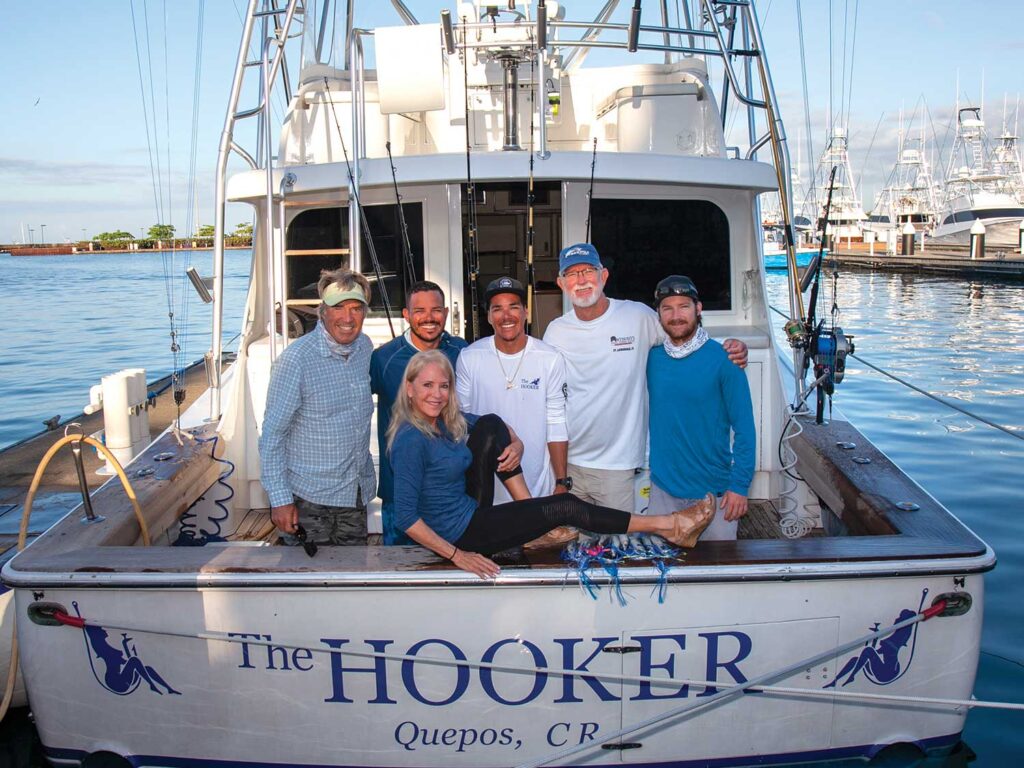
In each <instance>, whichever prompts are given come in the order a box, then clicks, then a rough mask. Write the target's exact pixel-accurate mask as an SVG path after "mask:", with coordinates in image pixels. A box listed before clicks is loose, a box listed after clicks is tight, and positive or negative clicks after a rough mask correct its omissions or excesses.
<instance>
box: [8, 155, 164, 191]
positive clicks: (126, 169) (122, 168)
mask: <svg viewBox="0 0 1024 768" xmlns="http://www.w3.org/2000/svg"><path fill="white" fill-rule="evenodd" d="M0 177H8V178H9V179H10V180H11V181H13V182H15V183H20V184H32V185H43V186H48V185H53V186H58V187H66V186H85V185H95V184H125V183H143V182H144V183H149V179H150V173H149V167H148V166H146V165H125V164H118V163H91V162H60V161H48V160H35V159H29V160H26V159H23V158H16V157H0Z"/></svg>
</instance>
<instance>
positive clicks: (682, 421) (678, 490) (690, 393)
mask: <svg viewBox="0 0 1024 768" xmlns="http://www.w3.org/2000/svg"><path fill="white" fill-rule="evenodd" d="M654 301H655V304H654V306H655V309H657V310H658V319H659V320H660V322H661V327H662V328H663V329H664V330H665V334H666V335H667V338H666V339H665V341H664V343H663V344H662V345H661V346H658V347H655V348H654V349H652V350H651V354H650V356H649V357H648V358H647V389H648V393H649V396H650V408H651V422H650V428H651V500H650V506H649V507H648V513H649V514H667V513H669V512H671V511H673V510H675V509H681V508H683V507H686V506H689V504H690V503H693V502H692V501H691V500H698V499H701V498H702V497H703V496H704V495H705V494H707V493H708V492H711V493H714V494H715V495H716V496H718V497H720V499H721V500H720V502H719V506H720V508H721V510H722V512H723V514H721V515H716V517H715V519H714V520H713V521H712V523H711V525H709V526H708V528H707V530H706V531H705V532H704V535H703V536H702V537H701V538H703V539H704V540H707V541H713V540H716V539H735V538H736V529H737V527H738V524H739V519H740V518H741V517H743V515H745V514H746V513H747V492H748V489H749V488H750V483H751V481H752V480H753V478H754V450H755V445H756V437H755V433H754V409H753V405H752V403H751V400H750V386H749V384H748V383H747V377H746V376H745V375H744V373H743V371H742V370H740V369H739V368H738V367H736V366H735V365H733V364H732V363H731V362H729V357H728V355H727V354H726V352H725V350H724V349H723V348H722V345H721V344H719V343H718V342H717V341H715V340H714V339H710V338H708V334H707V331H705V330H704V328H703V327H702V326H701V316H700V314H701V311H702V310H703V307H702V305H701V303H700V299H699V298H698V294H697V287H696V286H695V285H694V284H693V282H692V281H691V280H690V278H688V277H683V276H681V275H671V276H669V277H666V278H665V279H664V280H662V281H661V282H660V283H658V287H657V289H656V290H655V292H654ZM730 429H731V430H732V432H733V435H734V440H733V443H732V448H731V449H730V447H729V431H730Z"/></svg>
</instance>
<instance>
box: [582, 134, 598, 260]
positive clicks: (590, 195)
mask: <svg viewBox="0 0 1024 768" xmlns="http://www.w3.org/2000/svg"><path fill="white" fill-rule="evenodd" d="M596 166H597V136H595V137H594V151H593V153H592V154H591V156H590V191H589V192H587V236H586V237H585V238H584V242H587V243H589V242H590V214H591V212H592V211H593V210H594V168H595V167H596Z"/></svg>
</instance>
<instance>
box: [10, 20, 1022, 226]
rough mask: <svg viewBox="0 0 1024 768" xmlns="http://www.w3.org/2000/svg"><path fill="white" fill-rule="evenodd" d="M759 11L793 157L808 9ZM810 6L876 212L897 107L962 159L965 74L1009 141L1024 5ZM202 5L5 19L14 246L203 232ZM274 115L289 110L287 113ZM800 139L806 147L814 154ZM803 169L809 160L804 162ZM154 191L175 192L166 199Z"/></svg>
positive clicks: (823, 98) (212, 131) (817, 78)
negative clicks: (196, 91)
mask: <svg viewBox="0 0 1024 768" xmlns="http://www.w3.org/2000/svg"><path fill="white" fill-rule="evenodd" d="M407 4H408V5H409V7H410V8H411V9H412V10H413V12H414V13H415V14H416V15H417V16H418V17H419V19H420V20H421V21H433V20H435V19H436V18H437V10H438V8H439V7H440V6H438V5H436V4H434V3H429V2H417V1H416V0H411V1H410V2H408V3H407ZM519 4H520V5H522V2H520V3H519ZM601 4H602V3H600V2H594V1H592V0H588V1H587V2H570V1H567V2H565V3H563V5H565V6H566V7H567V9H568V14H569V16H570V17H571V18H582V17H587V18H589V17H590V16H592V15H593V13H595V12H596V9H597V8H598V7H600V5H601ZM243 5H244V0H216V2H208V3H207V4H206V6H205V9H204V12H203V19H204V30H203V32H204V33H203V45H202V69H201V78H200V110H199V119H198V123H197V137H198V140H197V146H196V155H195V157H196V176H195V184H194V188H195V189H196V190H197V194H198V200H199V210H200V212H199V215H198V218H199V222H200V223H212V221H213V211H212V205H213V170H214V166H215V163H216V151H217V142H218V140H219V136H220V129H221V126H222V123H223V119H224V110H225V105H226V97H227V93H228V89H229V86H230V79H231V72H232V67H233V63H234V57H235V53H236V50H237V40H238V33H239V30H240V28H241V22H240V19H239V10H238V9H239V8H240V7H241V6H243ZM446 5H450V6H454V3H447V4H446ZM629 5H630V3H629V2H628V0H623V2H622V3H621V7H620V9H619V11H618V14H617V16H618V18H619V19H621V20H625V19H626V18H627V16H628V7H629ZM658 5H659V4H658V3H655V2H653V0H648V2H646V3H645V4H644V6H645V10H644V19H645V21H648V20H653V19H654V18H656V16H657V13H656V10H655V9H656V8H657V7H658ZM670 5H671V6H674V5H675V3H671V2H670ZM362 7H364V8H368V9H370V10H368V11H366V12H365V13H363V14H362V15H361V17H360V18H359V19H358V22H357V23H358V24H360V25H362V26H376V25H378V24H395V23H398V22H397V17H396V16H395V15H394V14H393V12H391V10H390V4H389V3H386V2H385V0H374V2H364V3H362ZM133 8H134V12H135V27H136V30H137V31H138V39H139V41H140V45H141V46H142V51H143V79H144V83H145V90H146V97H145V98H146V99H147V100H150V98H151V96H150V94H151V93H153V92H155V94H156V95H155V99H154V100H153V101H154V102H155V103H154V104H153V105H152V106H151V108H150V109H149V110H144V109H143V96H142V94H141V92H140V86H139V71H138V60H137V57H136V51H135V45H136V42H135V41H136V39H137V36H136V34H135V33H133V25H132V9H133ZM758 8H759V12H760V16H761V18H762V20H763V22H762V23H763V27H764V33H765V39H766V47H767V50H768V54H769V61H770V62H771V65H772V68H773V72H774V78H775V84H776V89H777V92H778V95H779V98H780V101H781V102H782V111H783V117H784V119H785V121H786V126H787V131H788V133H789V136H790V139H791V143H792V145H793V152H794V153H795V145H796V144H797V136H798V134H803V133H804V130H803V124H804V116H803V115H804V112H803V101H802V96H801V68H800V56H799V37H798V27H797V22H796V0H762V2H760V3H759V4H758ZM801 8H802V11H803V20H804V40H805V45H806V48H807V60H808V67H807V70H808V87H809V91H810V93H811V99H810V101H811V105H810V112H811V116H812V123H813V125H812V133H813V142H814V146H815V148H816V150H819V151H820V149H821V148H822V146H823V143H824V135H825V128H824V126H825V124H826V121H827V115H828V112H829V96H828V91H829V75H830V70H831V74H832V78H833V81H834V85H833V102H832V103H833V105H834V107H835V110H836V111H838V103H839V101H840V96H841V95H845V96H846V97H847V98H848V100H849V103H850V109H849V130H850V136H851V155H852V165H853V170H854V172H855V174H856V175H857V176H858V177H861V174H863V176H862V183H861V190H860V191H861V193H862V197H863V198H864V202H865V205H866V206H867V207H870V206H871V202H872V200H873V197H874V194H875V193H876V192H877V191H878V189H879V188H880V187H881V185H882V184H883V183H884V180H885V177H886V175H887V174H888V169H889V167H890V166H891V164H892V161H893V158H894V154H895V145H896V133H897V117H898V114H899V111H900V108H901V106H903V108H904V109H905V110H906V111H907V112H908V113H909V112H911V111H913V110H914V109H915V107H918V105H919V104H920V103H921V100H922V99H923V100H924V102H926V103H927V105H928V110H929V112H930V125H929V133H930V132H931V128H932V127H934V130H935V132H936V133H937V135H938V142H939V144H942V143H943V141H944V140H945V144H946V146H947V147H948V145H949V142H950V141H951V137H950V138H945V137H946V134H947V129H948V126H949V122H950V115H951V114H952V110H953V105H954V100H955V96H956V93H955V85H956V80H957V74H958V72H959V78H960V92H961V100H964V99H972V100H974V101H977V100H978V99H980V97H981V93H982V79H983V78H984V89H985V90H984V95H985V107H986V110H987V114H986V117H987V120H988V123H989V127H990V130H991V131H992V132H993V133H995V132H998V130H999V129H1000V128H1001V127H1002V109H1003V97H1004V94H1005V95H1006V96H1008V97H1009V103H1010V107H1011V112H1012V109H1013V107H1014V106H1015V104H1016V102H1017V99H1018V96H1019V95H1020V94H1022V93H1024V76H1022V74H1021V72H1022V71H1024V67H1022V64H1024V37H1022V35H1021V32H1020V31H1021V30H1022V29H1024V4H1022V3H1018V2H1011V1H1010V0H1003V1H1002V2H987V3H984V4H981V3H977V4H975V3H965V2H963V0H960V1H959V2H954V1H953V0H895V1H894V0H831V3H830V2H828V0H803V2H802V6H801ZM830 8H831V14H832V19H833V23H832V55H831V61H832V62H833V64H832V66H831V68H830V65H829V62H830V55H829V11H830ZM198 9H199V4H198V3H197V2H195V0H167V2H161V1H160V0H146V1H145V2H144V0H134V4H133V2H132V1H131V0H118V1H117V2H109V1H108V0H91V1H90V2H73V1H72V0H53V1H51V2H44V3H18V4H13V5H10V6H9V7H8V8H7V9H6V10H5V22H6V23H5V25H4V26H5V30H6V31H7V34H6V35H5V44H4V45H3V46H2V47H0V71H3V72H4V73H5V74H6V75H7V76H6V77H5V88H4V89H2V90H0V115H2V126H3V128H2V136H3V141H2V143H0V242H15V241H19V240H21V239H22V237H23V236H24V237H26V238H27V237H28V234H29V233H28V231H27V230H28V228H31V229H33V230H34V232H33V235H32V236H33V238H34V239H35V240H36V241H38V240H39V237H40V234H41V232H42V231H43V226H42V225H45V236H46V240H47V241H51V242H53V241H63V240H64V239H66V238H68V239H78V238H80V237H82V235H83V229H84V230H85V234H88V235H92V234H95V233H96V232H100V231H104V230H112V229H126V230H128V231H131V232H132V233H134V234H138V233H139V231H140V229H145V228H148V227H149V226H150V225H151V224H153V223H155V222H157V220H158V218H159V214H158V211H159V210H160V209H161V208H162V209H163V211H164V215H163V218H164V219H169V220H170V221H171V222H172V223H174V224H175V225H176V227H177V228H178V230H179V232H181V231H184V230H187V229H188V228H189V227H190V220H191V218H192V217H190V216H187V215H186V213H185V203H186V198H187V193H188V189H189V167H190V144H191V134H192V100H193V87H194V73H195V71H196V66H195V64H196V38H197V21H198V17H199V10H198ZM854 16H856V27H854V24H853V20H854ZM844 19H848V22H847V23H845V24H844ZM147 23H148V28H149V47H150V52H151V55H150V57H149V58H148V59H147V57H146V55H145V49H146V35H145V28H146V25H147ZM854 29H855V30H856V44H855V45H854V39H853V36H854ZM844 34H845V47H846V70H847V77H846V80H845V85H844V80H843V77H842V73H843V49H844ZM165 40H166V62H167V66H166V67H165V42H164V41H165ZM595 58H596V57H595ZM149 61H151V66H152V81H151V82H152V84H153V91H150V88H149V83H150V66H149V65H148V63H147V62H149ZM168 73H169V74H168ZM851 83H852V85H851ZM168 105H170V106H169V108H168ZM918 108H919V107H918ZM277 111H278V114H283V108H282V105H280V103H278V106H277ZM147 119H148V121H149V131H150V134H151V136H152V134H153V132H154V130H155V132H156V139H155V144H156V147H157V148H158V149H159V155H160V157H159V165H160V171H161V180H162V181H161V183H160V184H159V185H157V186H156V187H155V185H154V183H153V175H154V173H155V170H154V169H155V166H156V161H151V152H152V151H151V149H150V147H148V146H147V141H146V135H147V125H146V123H147ZM876 127H877V134H876ZM1022 128H1024V126H1022ZM872 138H873V141H872ZM801 141H802V142H803V145H804V147H805V151H806V140H805V139H801ZM151 142H152V140H151ZM869 148H870V152H869ZM806 164H807V161H806V160H804V161H803V163H802V165H804V166H806ZM168 166H169V167H170V172H169V174H168ZM168 179H169V181H168ZM157 188H158V189H160V190H161V193H159V194H155V191H154V190H155V189H157ZM168 190H169V191H168ZM248 218H249V213H248V209H246V208H244V207H238V208H236V209H234V210H231V211H230V212H229V214H228V224H229V227H233V226H234V225H235V224H237V223H239V222H243V221H247V220H248ZM23 231H24V235H23Z"/></svg>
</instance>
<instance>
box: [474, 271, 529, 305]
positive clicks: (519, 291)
mask: <svg viewBox="0 0 1024 768" xmlns="http://www.w3.org/2000/svg"><path fill="white" fill-rule="evenodd" d="M499 293H511V294H514V295H516V296H518V297H519V299H520V301H522V302H523V303H524V304H525V303H526V289H525V288H524V287H523V284H522V283H520V282H519V281H518V280H516V279H515V278H514V277H499V278H498V279H497V280H491V282H489V283H488V284H487V290H486V291H484V306H486V307H487V308H488V309H490V307H491V299H493V298H494V297H495V296H497V295H498V294H499Z"/></svg>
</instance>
